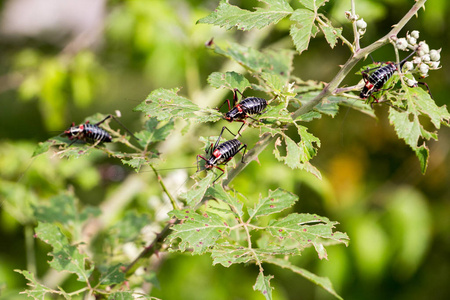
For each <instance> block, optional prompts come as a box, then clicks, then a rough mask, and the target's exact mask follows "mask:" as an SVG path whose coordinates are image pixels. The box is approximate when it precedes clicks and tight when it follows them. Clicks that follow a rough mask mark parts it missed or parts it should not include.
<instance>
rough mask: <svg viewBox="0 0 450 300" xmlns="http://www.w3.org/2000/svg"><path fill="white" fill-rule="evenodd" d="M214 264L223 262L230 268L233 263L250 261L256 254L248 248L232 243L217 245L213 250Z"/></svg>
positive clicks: (223, 264) (222, 263)
mask: <svg viewBox="0 0 450 300" xmlns="http://www.w3.org/2000/svg"><path fill="white" fill-rule="evenodd" d="M211 257H212V258H213V265H216V264H221V265H222V266H224V267H226V268H228V267H229V266H231V265H232V264H241V263H248V262H249V261H250V260H252V259H254V254H253V253H252V251H251V250H249V249H248V248H244V247H240V246H232V245H226V244H225V245H216V246H215V247H214V249H213V250H212V252H211Z"/></svg>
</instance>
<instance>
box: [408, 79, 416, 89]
mask: <svg viewBox="0 0 450 300" xmlns="http://www.w3.org/2000/svg"><path fill="white" fill-rule="evenodd" d="M406 84H407V85H408V86H409V87H415V86H417V80H415V79H409V78H408V79H407V80H406Z"/></svg>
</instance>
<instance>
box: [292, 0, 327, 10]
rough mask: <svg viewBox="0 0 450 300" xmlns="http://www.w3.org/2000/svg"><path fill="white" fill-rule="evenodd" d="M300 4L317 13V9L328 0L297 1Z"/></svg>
mask: <svg viewBox="0 0 450 300" xmlns="http://www.w3.org/2000/svg"><path fill="white" fill-rule="evenodd" d="M299 2H300V3H301V4H303V5H304V6H305V7H306V8H308V9H310V10H313V11H317V10H318V9H319V7H321V6H322V5H324V4H325V2H328V0H299Z"/></svg>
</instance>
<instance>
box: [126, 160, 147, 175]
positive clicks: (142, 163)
mask: <svg viewBox="0 0 450 300" xmlns="http://www.w3.org/2000/svg"><path fill="white" fill-rule="evenodd" d="M121 161H122V163H123V164H124V165H129V166H130V167H132V168H133V169H134V170H135V171H136V172H139V170H140V169H141V167H142V166H145V165H147V164H148V160H147V159H146V158H143V157H134V158H123V159H121Z"/></svg>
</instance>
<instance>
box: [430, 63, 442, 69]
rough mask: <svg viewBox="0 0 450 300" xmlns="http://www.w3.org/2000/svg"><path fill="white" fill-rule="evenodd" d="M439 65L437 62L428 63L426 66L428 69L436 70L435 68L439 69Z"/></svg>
mask: <svg viewBox="0 0 450 300" xmlns="http://www.w3.org/2000/svg"><path fill="white" fill-rule="evenodd" d="M439 64H440V62H439V61H430V62H429V63H428V65H429V66H430V69H437V68H439Z"/></svg>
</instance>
